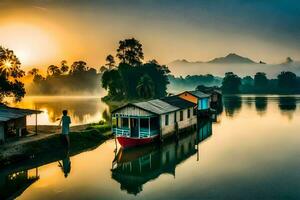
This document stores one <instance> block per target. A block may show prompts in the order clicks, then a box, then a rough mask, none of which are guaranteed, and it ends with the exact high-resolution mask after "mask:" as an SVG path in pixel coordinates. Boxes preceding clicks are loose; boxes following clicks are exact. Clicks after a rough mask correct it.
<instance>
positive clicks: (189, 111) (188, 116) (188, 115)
mask: <svg viewBox="0 0 300 200" xmlns="http://www.w3.org/2000/svg"><path fill="white" fill-rule="evenodd" d="M190 117H191V110H190V109H188V110H187V118H190Z"/></svg>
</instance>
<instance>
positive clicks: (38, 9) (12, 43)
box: [0, 0, 300, 68]
mask: <svg viewBox="0 0 300 200" xmlns="http://www.w3.org/2000/svg"><path fill="white" fill-rule="evenodd" d="M0 10H1V12H0V45H2V46H5V47H7V48H9V49H12V50H14V51H15V53H16V54H17V56H18V57H19V58H20V60H21V62H22V64H23V66H24V67H25V68H31V67H40V68H45V67H47V66H48V65H50V64H57V65H58V64H59V62H60V61H61V60H67V61H68V62H69V63H71V62H73V61H75V60H85V61H86V62H87V63H88V65H89V66H90V67H95V68H99V67H100V66H101V65H103V64H104V63H105V57H106V56H107V55H108V54H112V55H115V54H116V49H117V47H118V42H119V40H122V39H125V38H131V37H135V38H136V39H138V40H139V41H140V42H141V43H142V44H143V49H144V54H145V61H147V60H151V59H156V60H157V61H158V62H160V63H162V64H167V63H169V62H171V61H173V60H176V59H187V60H190V61H199V60H201V61H207V60H210V59H213V58H215V57H220V56H225V55H227V54H228V53H232V52H234V53H237V54H240V55H242V56H246V57H249V58H251V59H253V60H255V61H260V60H263V61H265V62H267V63H280V62H282V61H284V59H285V58H286V57H287V56H290V57H292V58H294V59H295V60H300V45H299V44H300V1H298V0H257V1H255V0H210V1H209V0H181V1H179V0H178V1H175V0H128V1H126V0H98V1H96V0H89V1H79V0H60V1H58V0H57V1H55V0H13V1H12V0H0Z"/></svg>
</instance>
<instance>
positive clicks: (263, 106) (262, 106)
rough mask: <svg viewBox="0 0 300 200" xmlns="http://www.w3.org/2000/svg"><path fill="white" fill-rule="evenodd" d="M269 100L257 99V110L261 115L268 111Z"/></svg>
mask: <svg viewBox="0 0 300 200" xmlns="http://www.w3.org/2000/svg"><path fill="white" fill-rule="evenodd" d="M267 106H268V99H267V97H260V96H259V97H255V109H256V111H257V112H258V113H259V114H261V115H262V114H264V113H265V112H266V110H267Z"/></svg>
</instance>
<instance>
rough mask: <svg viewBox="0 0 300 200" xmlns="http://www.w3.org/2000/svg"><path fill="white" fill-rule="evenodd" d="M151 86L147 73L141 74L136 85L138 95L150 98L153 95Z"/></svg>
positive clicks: (151, 82)
mask: <svg viewBox="0 0 300 200" xmlns="http://www.w3.org/2000/svg"><path fill="white" fill-rule="evenodd" d="M153 86H154V84H153V81H152V79H151V77H150V76H149V75H148V74H145V75H143V76H142V77H141V79H140V80H139V82H138V85H137V86H136V89H137V93H138V95H139V96H140V97H142V98H146V99H148V98H152V97H153V96H154V88H153Z"/></svg>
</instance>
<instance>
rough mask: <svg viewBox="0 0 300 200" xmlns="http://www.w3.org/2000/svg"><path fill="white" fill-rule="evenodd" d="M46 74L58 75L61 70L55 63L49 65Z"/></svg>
mask: <svg viewBox="0 0 300 200" xmlns="http://www.w3.org/2000/svg"><path fill="white" fill-rule="evenodd" d="M47 75H48V76H59V75H61V71H60V69H59V67H57V66H55V65H50V66H49V67H48V69H47Z"/></svg>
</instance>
